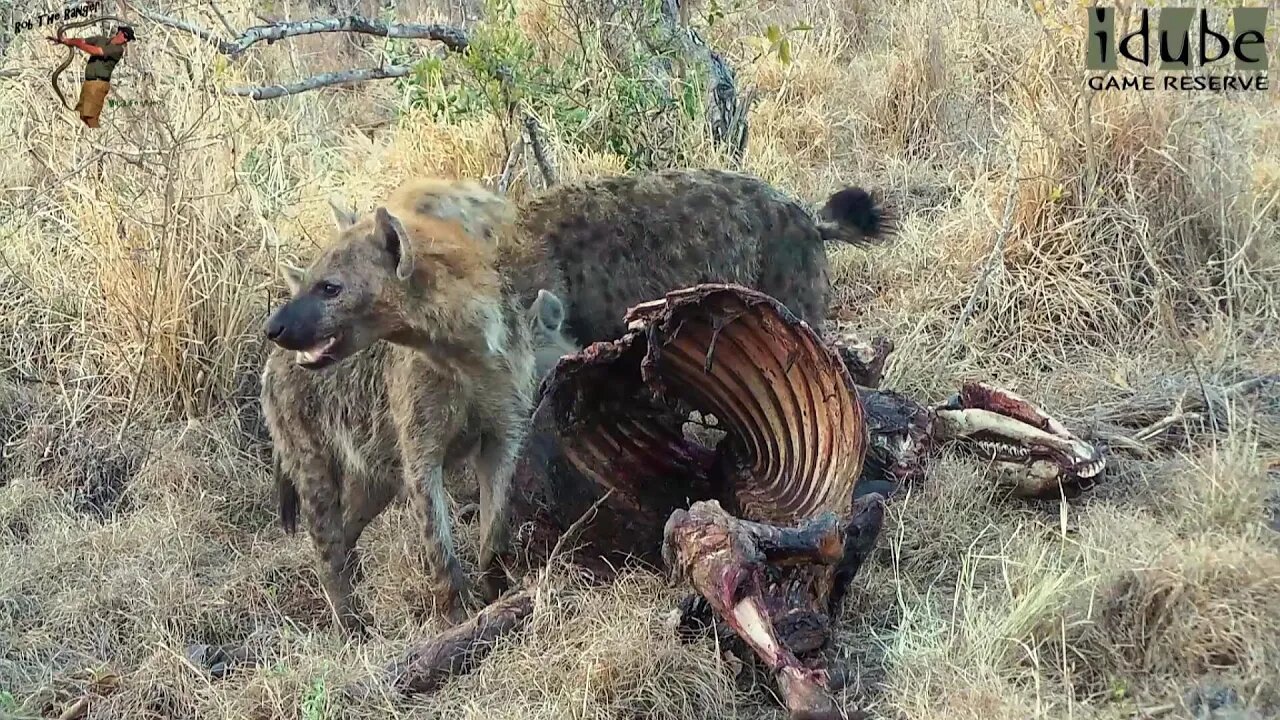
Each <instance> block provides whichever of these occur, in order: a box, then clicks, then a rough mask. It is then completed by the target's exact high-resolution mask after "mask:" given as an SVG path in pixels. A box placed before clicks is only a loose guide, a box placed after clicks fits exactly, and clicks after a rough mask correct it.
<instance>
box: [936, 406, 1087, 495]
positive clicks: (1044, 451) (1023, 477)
mask: <svg viewBox="0 0 1280 720" xmlns="http://www.w3.org/2000/svg"><path fill="white" fill-rule="evenodd" d="M933 414H934V428H935V435H936V437H937V439H939V440H954V441H958V442H959V443H960V444H962V445H965V446H967V449H969V450H972V451H973V452H975V453H977V454H980V455H983V456H984V457H987V458H990V459H991V460H992V462H993V463H994V464H995V469H996V472H997V475H998V476H999V477H1000V478H1001V480H1002V481H1003V482H1004V483H1005V484H1007V485H1009V486H1010V487H1011V489H1012V490H1013V492H1014V493H1015V494H1017V495H1020V496H1023V497H1056V496H1057V495H1058V494H1059V492H1061V493H1062V494H1063V495H1065V496H1066V497H1075V496H1077V495H1079V494H1080V493H1081V492H1083V491H1085V490H1088V489H1089V488H1091V487H1093V485H1094V483H1095V482H1097V481H1098V480H1099V479H1101V477H1102V475H1103V472H1104V471H1105V470H1106V458H1105V456H1104V454H1103V452H1102V451H1101V450H1099V449H1098V448H1095V447H1094V446H1092V445H1090V444H1089V443H1086V442H1084V441H1082V440H1080V438H1078V437H1076V436H1075V435H1074V434H1072V433H1071V431H1069V430H1067V429H1066V427H1064V426H1063V425H1062V423H1060V422H1058V421H1057V420H1056V419H1054V418H1053V417H1052V416H1050V415H1048V414H1047V413H1045V412H1044V411H1043V410H1041V409H1040V408H1038V407H1036V406H1035V405H1034V404H1033V403H1031V402H1030V401H1028V400H1026V399H1025V398H1022V397H1020V396H1018V395H1016V394H1015V393H1013V392H1011V391H1009V390H1004V389H1002V388H997V387H993V386H991V385H987V384H985V383H980V382H974V381H969V382H965V383H964V384H963V386H962V387H961V389H960V392H959V393H958V394H957V395H955V396H954V397H952V398H951V399H950V400H949V401H948V402H947V403H945V404H943V405H942V406H940V407H938V408H936V409H935V410H934V413H933Z"/></svg>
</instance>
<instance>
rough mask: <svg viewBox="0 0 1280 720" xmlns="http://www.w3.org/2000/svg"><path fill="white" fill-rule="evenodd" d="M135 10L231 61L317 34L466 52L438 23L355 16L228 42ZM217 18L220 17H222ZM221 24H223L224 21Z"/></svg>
mask: <svg viewBox="0 0 1280 720" xmlns="http://www.w3.org/2000/svg"><path fill="white" fill-rule="evenodd" d="M135 10H136V11H137V13H138V14H139V15H141V16H142V17H144V18H146V19H148V20H150V21H152V22H155V23H159V24H161V25H166V26H168V27H171V28H175V29H177V30H182V31H183V32H187V33H190V34H192V35H195V36H196V37H199V38H201V39H203V40H205V41H206V42H209V43H211V44H213V46H214V47H216V48H217V49H218V52H220V53H222V54H223V55H230V56H232V57H235V56H238V55H240V54H242V53H244V51H246V50H248V49H249V48H250V47H253V46H254V45H256V44H258V43H260V42H264V41H265V42H266V43H268V44H270V43H273V42H276V41H277V40H284V39H285V38H291V37H298V36H299V35H314V34H316V33H334V32H348V33H362V34H365V35H378V36H381V37H388V38H402V39H409V40H435V41H437V42H440V43H442V44H443V45H444V46H445V47H447V48H448V49H449V50H452V51H454V52H459V51H461V50H465V49H466V47H467V42H468V40H467V34H466V32H464V31H463V30H461V29H459V28H455V27H451V26H449V25H440V24H437V23H430V24H422V23H385V22H382V21H380V20H370V19H368V18H364V17H360V16H357V15H351V16H348V17H331V18H313V19H310V20H299V21H296V22H276V23H268V24H266V25H255V26H253V27H251V28H249V29H248V30H245V31H244V32H242V33H240V34H239V35H237V36H236V37H233V38H231V40H223V39H222V38H219V37H218V36H217V35H215V34H213V33H212V32H210V31H209V30H206V29H204V28H202V27H199V26H198V25H195V24H193V23H189V22H187V21H186V20H179V19H177V18H172V17H169V16H167V15H161V14H160V13H157V12H154V11H152V10H148V9H146V8H143V7H135ZM219 15H220V16H221V13H219ZM223 20H224V22H225V18H223Z"/></svg>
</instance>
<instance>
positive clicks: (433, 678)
mask: <svg viewBox="0 0 1280 720" xmlns="http://www.w3.org/2000/svg"><path fill="white" fill-rule="evenodd" d="M533 596H534V593H533V592H532V591H531V590H529V589H524V590H520V591H519V592H515V593H512V594H510V595H508V596H507V597H505V598H500V599H499V600H498V601H497V602H495V603H493V604H492V605H489V606H487V607H486V608H485V609H483V610H481V611H480V612H479V614H477V615H476V616H475V617H473V618H471V619H470V620H468V621H466V622H464V623H461V624H459V625H456V626H454V627H451V628H449V629H448V630H445V631H444V632H442V633H440V634H439V635H437V636H436V637H434V638H432V639H431V641H430V642H427V643H426V644H424V645H421V646H419V647H416V648H413V649H411V650H409V651H408V652H407V653H405V655H404V656H403V657H402V658H401V659H400V660H399V661H397V662H396V663H394V664H393V665H392V666H391V667H390V668H388V671H387V672H388V675H389V676H390V680H391V686H392V687H393V688H394V689H395V690H397V691H398V692H400V693H403V694H406V695H410V694H415V693H430V692H434V691H436V690H438V689H439V688H440V686H441V685H443V684H444V683H446V682H448V680H449V679H450V678H452V677H454V676H456V675H459V674H462V673H467V672H470V671H471V670H472V669H474V668H475V667H476V665H477V664H479V663H480V661H481V660H484V658H485V657H486V656H488V654H489V653H490V652H492V650H493V646H494V643H495V642H496V641H497V639H498V638H499V637H501V636H503V635H507V634H510V633H512V632H514V631H516V630H518V629H519V628H520V627H521V626H523V625H524V623H525V621H527V620H528V619H529V616H530V615H531V614H533ZM365 689H366V688H364V687H362V686H357V687H356V688H354V690H355V691H356V693H357V694H358V693H360V692H361V691H363V690H365Z"/></svg>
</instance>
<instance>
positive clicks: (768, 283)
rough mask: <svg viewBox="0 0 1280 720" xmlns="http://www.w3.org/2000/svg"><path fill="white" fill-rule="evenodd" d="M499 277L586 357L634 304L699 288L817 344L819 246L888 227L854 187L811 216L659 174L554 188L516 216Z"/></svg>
mask: <svg viewBox="0 0 1280 720" xmlns="http://www.w3.org/2000/svg"><path fill="white" fill-rule="evenodd" d="M516 214H517V220H516V223H517V225H516V231H515V233H514V234H513V235H512V236H510V240H507V239H502V241H501V242H500V250H499V252H500V260H499V263H500V266H501V267H503V270H504V274H505V275H506V276H507V277H508V279H509V281H510V282H512V283H513V284H514V287H515V288H516V289H517V291H518V294H519V296H520V298H521V300H522V302H525V303H529V302H531V301H532V299H533V296H534V294H535V293H536V292H537V291H538V290H540V289H543V288H546V289H550V290H552V291H553V292H554V293H555V294H556V295H557V296H558V297H559V298H560V299H561V300H563V302H564V306H565V311H566V315H567V319H566V320H565V329H566V332H567V334H569V335H571V336H572V337H573V338H574V339H576V340H577V341H578V342H580V343H582V344H584V345H586V344H590V343H593V342H597V341H601V340H614V339H617V338H618V337H620V336H621V335H622V334H623V333H624V332H625V330H626V328H625V326H624V324H623V317H624V316H625V314H626V311H627V310H628V309H629V308H630V307H632V306H635V305H637V304H639V303H642V302H645V301H649V300H654V299H657V298H660V297H662V296H663V295H664V294H666V293H668V292H670V291H672V290H677V289H680V288H684V287H688V286H691V285H697V284H700V283H709V282H730V283H737V284H740V285H745V286H748V287H752V288H754V289H756V290H759V291H761V292H763V293H765V294H768V295H770V296H772V297H774V298H776V299H777V300H778V301H779V302H781V303H782V304H783V305H785V306H786V307H787V308H788V309H789V310H791V312H793V313H795V314H796V316H798V317H799V318H800V319H801V320H804V321H805V322H807V323H808V324H809V325H810V327H812V328H813V329H814V330H815V331H816V332H818V333H819V334H820V335H821V334H822V333H823V326H824V323H825V316H826V312H827V306H828V292H829V289H828V284H829V279H828V270H827V267H828V266H827V256H826V249H825V243H826V242H828V241H841V242H846V243H850V244H853V245H866V244H869V243H871V242H874V241H877V240H879V239H881V238H884V237H887V236H888V234H889V233H890V232H891V231H892V225H893V223H892V218H891V217H890V215H889V213H888V212H887V211H886V210H885V208H884V207H883V206H882V205H881V204H880V203H879V201H878V200H877V199H876V198H875V197H874V196H873V195H872V194H871V193H869V192H867V191H866V190H863V189H862V188H858V187H846V188H844V189H842V190H839V191H838V192H835V193H833V194H832V195H831V196H830V197H828V198H827V200H826V202H825V203H824V204H823V205H822V206H821V207H820V208H818V209H817V211H816V212H815V211H814V210H812V209H811V208H809V207H807V206H805V205H804V204H802V203H800V202H798V201H796V200H794V199H792V198H790V197H787V196H786V195H785V194H783V193H782V192H781V191H780V190H778V189H777V188H775V187H773V186H772V185H770V184H769V183H767V182H765V181H763V180H761V179H759V178H756V177H753V176H751V175H746V174H742V173H736V172H730V171H725V170H712V169H689V170H664V171H658V172H650V173H640V174H635V175H617V176H606V177H599V178H591V179H587V180H582V181H578V182H576V183H570V184H565V185H558V186H555V187H552V188H551V189H549V190H547V191H545V192H543V193H541V194H539V195H535V196H533V197H532V198H530V199H528V200H526V201H525V202H523V203H522V204H521V205H520V206H518V208H517V213H516Z"/></svg>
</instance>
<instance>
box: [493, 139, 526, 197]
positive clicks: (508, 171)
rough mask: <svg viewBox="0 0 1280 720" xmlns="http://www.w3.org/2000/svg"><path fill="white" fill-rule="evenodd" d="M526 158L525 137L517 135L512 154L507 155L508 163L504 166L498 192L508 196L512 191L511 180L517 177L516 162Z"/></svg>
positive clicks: (512, 146)
mask: <svg viewBox="0 0 1280 720" xmlns="http://www.w3.org/2000/svg"><path fill="white" fill-rule="evenodd" d="M522 157H524V135H517V136H516V141H515V142H514V143H512V144H511V152H509V153H507V163H506V164H505V165H503V166H502V175H501V176H500V177H499V178H498V192H499V193H503V194H506V192H507V190H509V189H511V179H512V177H514V176H515V171H516V161H517V160H519V159H520V158H522Z"/></svg>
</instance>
